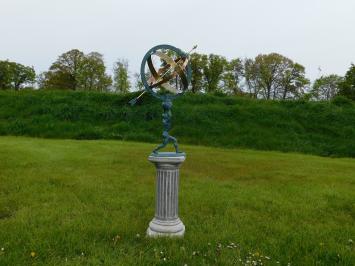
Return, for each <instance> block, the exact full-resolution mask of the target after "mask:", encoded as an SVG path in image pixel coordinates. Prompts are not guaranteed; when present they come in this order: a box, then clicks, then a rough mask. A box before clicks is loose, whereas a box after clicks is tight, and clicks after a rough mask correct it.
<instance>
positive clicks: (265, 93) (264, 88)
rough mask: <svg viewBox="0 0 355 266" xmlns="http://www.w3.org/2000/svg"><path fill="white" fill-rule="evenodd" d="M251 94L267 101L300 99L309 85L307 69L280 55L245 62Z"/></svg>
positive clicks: (274, 54) (247, 82)
mask: <svg viewBox="0 0 355 266" xmlns="http://www.w3.org/2000/svg"><path fill="white" fill-rule="evenodd" d="M244 77H245V81H246V84H247V87H248V90H249V93H250V94H251V95H253V96H254V97H255V98H256V97H262V98H265V99H286V98H291V97H299V96H300V95H302V94H303V89H304V87H305V86H306V85H307V84H309V80H308V79H306V77H305V68H304V67H303V66H302V65H300V64H298V63H294V62H293V61H292V60H291V59H289V58H287V57H284V56H282V55H280V54H276V53H272V54H267V55H258V56H257V57H256V58H255V59H246V60H245V62H244Z"/></svg>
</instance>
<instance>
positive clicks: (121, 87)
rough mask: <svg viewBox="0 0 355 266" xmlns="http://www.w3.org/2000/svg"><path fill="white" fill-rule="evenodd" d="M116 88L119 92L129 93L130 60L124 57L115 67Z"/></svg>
mask: <svg viewBox="0 0 355 266" xmlns="http://www.w3.org/2000/svg"><path fill="white" fill-rule="evenodd" d="M113 73H114V74H113V80H114V85H113V86H114V88H115V90H116V91H117V92H120V93H127V92H129V89H130V87H131V84H130V82H129V75H128V62H127V60H124V59H119V60H118V61H117V62H116V63H115V64H114V67H113Z"/></svg>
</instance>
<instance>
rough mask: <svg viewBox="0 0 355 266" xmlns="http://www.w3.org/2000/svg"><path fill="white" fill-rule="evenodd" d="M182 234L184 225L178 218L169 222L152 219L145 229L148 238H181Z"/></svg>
mask: <svg viewBox="0 0 355 266" xmlns="http://www.w3.org/2000/svg"><path fill="white" fill-rule="evenodd" d="M184 233H185V225H184V224H183V223H182V221H181V220H180V219H179V218H177V219H175V220H170V221H164V220H159V219H157V218H153V220H152V221H151V222H150V223H149V227H148V229H147V236H149V237H182V236H183V235H184Z"/></svg>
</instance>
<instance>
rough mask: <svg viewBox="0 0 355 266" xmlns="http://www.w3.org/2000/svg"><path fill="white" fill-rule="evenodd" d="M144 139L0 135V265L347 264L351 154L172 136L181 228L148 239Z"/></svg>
mask: <svg viewBox="0 0 355 266" xmlns="http://www.w3.org/2000/svg"><path fill="white" fill-rule="evenodd" d="M153 147H154V145H152V144H142V143H134V142H121V141H112V140H111V141H103V140H100V141H76V140H49V139H47V140H46V139H33V138H22V137H19V138H18V137H0V150H1V152H0V265H184V264H187V265H231V264H233V265H235V264H236V265H251V263H252V261H256V262H258V263H259V264H257V265H261V264H260V262H262V263H263V265H287V264H288V263H291V265H354V264H355V252H354V251H355V248H354V247H355V246H354V243H353V241H354V240H355V239H354V236H355V227H354V223H355V215H354V214H355V202H354V199H355V189H354V184H355V164H354V160H353V159H335V158H324V157H316V156H310V155H301V154H293V153H287V154H286V153H278V152H262V151H252V150H236V149H220V148H211V147H196V146H187V145H182V148H183V150H185V151H186V152H187V160H186V162H185V163H184V164H183V166H182V169H181V180H180V217H181V219H182V220H183V222H184V224H185V225H186V235H185V238H183V239H157V240H154V239H153V240H152V239H147V238H145V230H146V228H147V226H148V223H149V221H150V220H151V218H152V217H153V214H154V193H155V178H154V174H155V170H154V166H153V165H152V164H150V163H149V162H148V161H147V156H148V154H149V153H150V151H151V150H152V148H153ZM164 258H165V259H164ZM248 261H249V264H248ZM277 262H279V263H280V264H278V263H277Z"/></svg>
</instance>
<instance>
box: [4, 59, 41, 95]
mask: <svg viewBox="0 0 355 266" xmlns="http://www.w3.org/2000/svg"><path fill="white" fill-rule="evenodd" d="M35 79H36V72H35V70H34V69H33V67H28V66H24V65H22V64H18V63H15V62H9V61H0V88H1V89H15V90H19V89H21V88H23V87H24V86H25V85H26V84H32V83H34V81H35Z"/></svg>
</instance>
